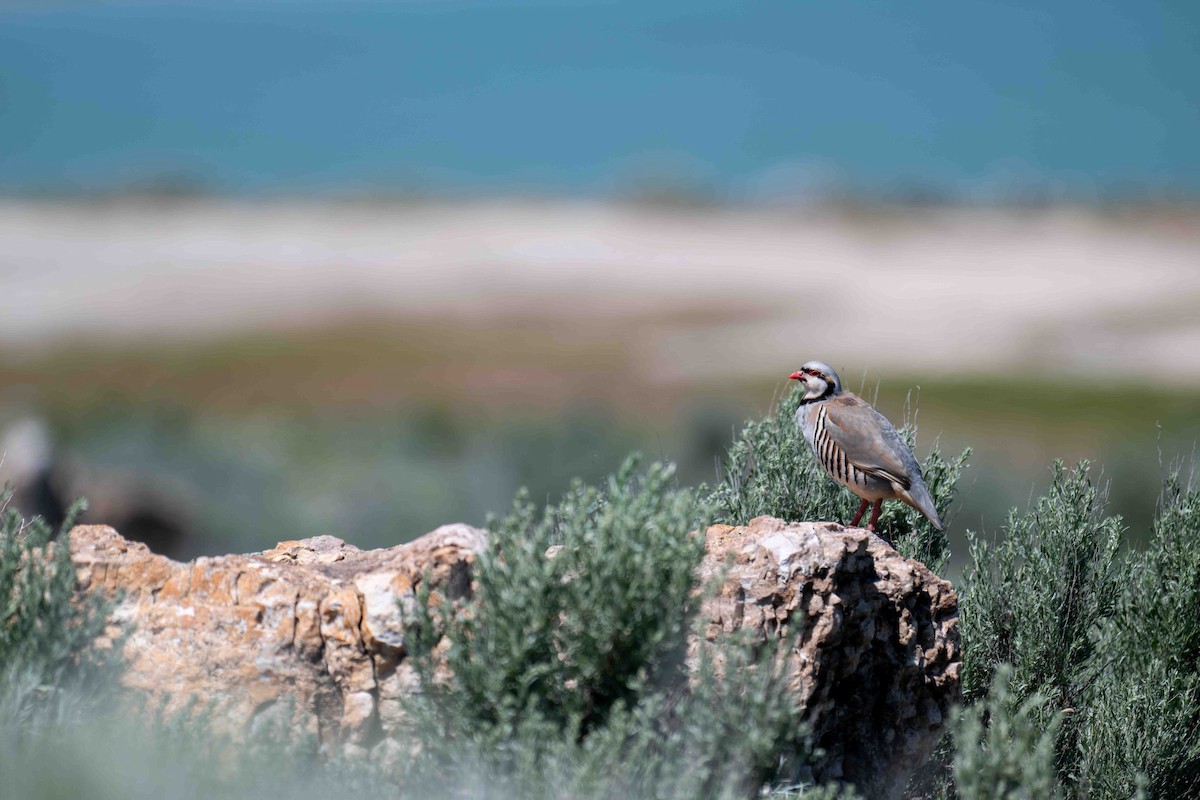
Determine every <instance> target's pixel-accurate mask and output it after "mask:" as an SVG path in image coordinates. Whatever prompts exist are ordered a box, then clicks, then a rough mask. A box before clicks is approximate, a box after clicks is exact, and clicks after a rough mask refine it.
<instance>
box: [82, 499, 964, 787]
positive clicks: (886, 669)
mask: <svg viewBox="0 0 1200 800" xmlns="http://www.w3.org/2000/svg"><path fill="white" fill-rule="evenodd" d="M485 546H486V534H485V533H484V532H483V531H481V530H479V529H477V528H472V527H469V526H467V525H447V526H443V527H441V528H438V529H437V530H435V531H433V532H432V533H429V534H426V535H425V536H423V537H421V538H420V539H417V540H416V541H413V542H411V543H408V544H404V545H399V546H397V547H393V548H389V549H384V550H371V551H362V550H359V549H358V548H356V547H353V546H352V545H349V544H346V543H345V542H343V541H341V540H340V539H336V538H334V537H332V536H320V537H316V538H313V539H305V540H303V541H292V542H281V543H280V544H279V545H277V546H276V547H275V548H273V549H271V550H268V551H266V552H263V553H258V554H252V555H229V556H221V557H217V558H199V559H196V560H195V561H193V562H190V563H179V562H175V561H171V560H170V559H167V558H164V557H162V556H158V555H154V554H153V553H151V552H150V551H149V550H147V548H146V547H145V546H144V545H141V544H136V543H132V542H128V541H126V540H125V539H123V538H121V536H119V535H118V534H117V532H116V531H114V530H112V529H111V528H107V527H102V526H82V527H78V528H76V529H75V530H74V531H72V532H71V550H72V554H73V558H74V561H75V564H76V567H77V569H78V575H79V581H80V586H81V588H82V589H83V590H85V591H99V592H104V593H105V594H107V595H109V596H111V597H116V596H118V595H119V596H120V598H121V599H120V601H119V603H118V605H117V606H116V608H115V611H114V614H113V621H114V623H115V624H117V625H121V626H125V627H127V629H128V631H129V638H128V639H127V644H126V651H127V653H128V655H129V656H130V660H131V666H130V668H129V670H128V671H127V672H126V673H125V676H124V681H125V683H126V684H127V685H128V686H129V687H131V688H134V689H138V690H141V691H142V692H144V693H145V694H146V695H148V696H149V697H150V698H151V699H152V700H159V699H161V700H165V701H166V702H167V707H168V709H173V708H175V709H177V708H181V707H182V706H183V705H184V704H185V703H187V702H188V700H189V698H191V697H192V696H193V695H194V696H197V697H198V698H199V699H200V700H201V701H213V702H214V703H215V704H216V705H217V706H218V707H219V708H220V709H221V710H222V711H223V712H225V713H224V714H223V718H224V719H226V720H228V724H229V725H230V726H231V728H232V729H238V728H239V727H240V729H242V730H253V729H254V727H255V725H256V724H258V723H259V722H263V723H266V722H268V721H271V720H278V719H280V718H285V719H286V715H287V714H288V713H291V714H292V715H293V716H292V718H291V719H290V722H291V724H293V725H297V726H299V727H301V728H303V729H306V730H309V731H312V732H315V733H318V734H319V735H320V736H321V740H322V741H323V742H327V743H330V744H331V745H332V744H335V743H336V744H337V745H338V746H342V747H345V748H347V749H349V750H351V751H353V752H356V753H363V752H367V751H372V755H373V756H376V755H377V756H378V757H379V758H380V759H382V760H386V759H387V758H388V752H387V750H388V747H389V746H390V745H389V740H388V738H387V737H386V735H385V734H387V733H390V732H391V731H393V730H395V729H396V728H397V726H398V725H399V724H400V722H401V721H402V714H403V704H402V702H401V701H402V699H403V697H404V696H405V695H406V694H408V693H410V692H412V691H414V689H415V688H416V686H415V675H414V674H413V673H412V670H411V668H410V667H409V665H408V664H407V662H406V660H405V655H406V653H405V646H404V644H405V643H404V626H403V624H402V616H403V611H402V608H403V607H404V606H405V605H410V604H411V603H412V602H413V601H414V600H415V596H416V595H415V593H416V589H417V587H418V585H419V584H420V582H421V581H422V580H424V579H425V576H429V579H430V580H431V582H432V587H431V588H432V591H433V597H434V599H435V600H437V601H439V602H441V601H444V600H445V599H447V598H449V599H454V598H460V597H465V596H467V595H469V593H470V591H471V565H472V563H473V561H474V558H475V555H476V554H477V553H479V552H480V551H481V550H482V549H483V548H484V547H485ZM706 546H707V555H706V557H705V559H704V561H703V563H702V565H701V567H700V574H701V577H702V578H703V579H705V580H708V579H718V580H720V581H721V588H720V590H719V592H717V593H716V594H715V595H714V596H711V597H710V598H709V599H708V600H706V601H705V604H704V606H703V609H702V614H703V615H704V616H705V617H706V618H707V620H708V633H709V635H710V636H715V635H717V634H718V633H720V632H722V631H732V630H734V629H737V628H748V629H752V630H755V631H762V632H763V633H764V635H765V634H766V633H768V632H775V631H777V630H780V629H793V630H795V629H797V628H798V630H799V633H800V639H799V646H798V649H797V651H796V652H794V653H793V656H792V657H793V659H794V665H795V667H796V679H795V691H796V697H797V700H798V702H799V704H800V706H801V707H802V708H803V709H804V713H805V715H806V717H807V718H808V720H809V721H810V722H811V723H812V725H813V727H814V730H815V731H816V733H817V735H818V741H819V744H820V745H821V746H822V747H823V748H824V749H825V750H826V756H825V758H824V760H823V761H822V762H821V764H819V765H818V767H817V770H818V775H817V777H820V778H823V779H824V778H829V779H844V780H849V781H853V782H854V783H856V784H857V785H858V787H859V789H860V791H861V792H862V793H863V794H864V795H866V796H867V797H888V796H889V793H891V792H893V791H895V790H898V789H899V788H902V787H903V784H904V781H905V779H906V778H907V776H908V775H909V774H910V773H911V771H912V770H914V769H915V768H916V767H918V766H920V764H921V763H922V761H924V760H925V759H926V757H927V756H928V754H929V753H930V751H931V750H932V748H933V746H934V744H935V743H936V741H937V739H938V737H939V735H940V734H941V732H942V729H943V723H944V720H945V718H946V716H947V712H948V710H949V707H950V705H951V704H952V703H954V702H955V701H956V700H957V698H958V691H959V689H958V668H959V644H958V633H957V601H956V598H955V595H954V592H953V589H952V588H951V586H950V584H949V583H947V582H946V581H943V580H941V579H939V578H938V577H936V576H935V575H933V574H932V573H931V572H930V571H929V570H928V569H926V568H925V567H924V566H922V565H921V564H918V563H916V562H913V561H908V560H906V559H904V558H902V557H901V556H900V555H899V554H897V553H896V551H894V550H893V549H892V548H891V547H889V546H888V545H887V544H885V543H884V542H883V540H881V539H879V538H878V537H876V536H874V535H873V534H869V533H867V532H866V531H864V530H861V529H856V528H843V527H842V526H840V525H834V524H830V523H790V524H789V523H785V522H782V521H780V520H777V519H772V518H770V517H760V518H758V519H755V520H752V521H751V522H750V523H749V524H748V525H746V526H744V527H730V526H725V525H717V526H713V527H712V528H710V529H709V530H708V531H707V533H706ZM547 556H548V557H553V553H547ZM288 709H291V711H288Z"/></svg>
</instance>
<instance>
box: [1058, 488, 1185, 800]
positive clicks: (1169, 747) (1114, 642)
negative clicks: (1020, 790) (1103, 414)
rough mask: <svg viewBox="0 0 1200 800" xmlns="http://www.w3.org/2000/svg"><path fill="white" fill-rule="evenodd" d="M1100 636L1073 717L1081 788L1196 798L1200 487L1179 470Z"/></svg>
mask: <svg viewBox="0 0 1200 800" xmlns="http://www.w3.org/2000/svg"><path fill="white" fill-rule="evenodd" d="M1097 640H1098V642H1097V646H1096V652H1097V655H1096V657H1095V658H1094V659H1093V664H1092V665H1091V668H1090V669H1089V671H1088V696H1087V698H1086V703H1085V706H1084V708H1083V709H1082V711H1083V713H1082V715H1081V718H1080V721H1079V728H1080V733H1079V767H1078V772H1079V780H1080V785H1081V787H1083V788H1084V789H1085V790H1086V793H1087V796H1088V797H1096V798H1114V800H1115V798H1126V797H1131V796H1133V794H1134V793H1135V792H1137V791H1143V792H1145V794H1146V796H1148V797H1154V798H1171V797H1194V796H1198V795H1200V491H1197V490H1196V489H1195V488H1193V487H1190V486H1187V485H1186V484H1185V482H1184V481H1183V480H1182V478H1181V477H1180V475H1179V474H1178V473H1175V474H1173V475H1171V476H1170V477H1169V478H1168V479H1167V481H1166V484H1165V486H1164V490H1163V494H1162V497H1161V499H1160V503H1159V512H1158V514H1157V516H1156V518H1155V521H1154V528H1153V531H1152V535H1151V538H1150V542H1149V544H1148V545H1147V547H1146V548H1145V550H1144V551H1143V552H1141V553H1136V554H1134V556H1133V557H1132V564H1131V568H1130V570H1129V574H1128V578H1127V581H1126V587H1125V589H1124V591H1123V592H1122V593H1121V596H1120V599H1119V602H1118V603H1117V607H1116V610H1115V613H1114V614H1113V615H1112V616H1111V618H1109V619H1107V620H1105V622H1104V624H1103V625H1102V626H1101V627H1100V630H1099V632H1098V634H1097Z"/></svg>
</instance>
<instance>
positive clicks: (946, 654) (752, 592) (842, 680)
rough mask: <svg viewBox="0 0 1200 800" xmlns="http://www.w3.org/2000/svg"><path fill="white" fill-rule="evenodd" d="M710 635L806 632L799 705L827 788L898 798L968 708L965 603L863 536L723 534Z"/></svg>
mask: <svg viewBox="0 0 1200 800" xmlns="http://www.w3.org/2000/svg"><path fill="white" fill-rule="evenodd" d="M705 544H706V551H707V555H706V556H705V559H704V562H703V563H702V564H701V567H700V572H701V576H702V577H703V578H715V579H717V580H719V581H720V582H721V588H720V590H719V592H718V593H717V594H716V596H714V597H712V598H711V599H709V600H708V601H707V602H706V604H705V605H704V608H703V611H702V613H703V614H704V615H705V616H706V617H707V619H708V635H709V636H710V637H711V636H714V635H716V634H717V633H718V632H721V631H733V630H735V629H738V628H744V629H750V630H754V631H761V632H763V633H764V635H765V634H766V633H768V632H775V631H778V630H796V629H797V628H798V633H799V642H798V646H797V648H796V649H795V650H794V651H793V653H792V663H793V666H794V668H795V678H794V679H793V687H794V689H795V691H796V699H797V701H798V702H799V704H800V705H801V707H802V708H803V709H804V714H805V717H806V718H807V720H808V721H809V723H810V724H811V725H812V727H813V730H814V732H815V734H816V739H817V745H818V746H819V747H821V748H822V749H823V750H824V751H825V755H824V757H823V759H822V760H821V761H819V762H818V764H817V765H816V777H817V778H818V779H821V780H845V781H850V782H852V783H853V784H854V785H855V786H856V787H857V789H858V791H859V792H860V793H861V794H862V795H864V796H865V797H869V798H877V797H880V798H887V797H892V796H896V795H898V794H899V793H900V792H901V791H902V790H903V788H904V785H905V782H906V781H907V780H908V777H909V776H910V775H911V774H912V773H913V771H914V770H916V768H917V767H919V766H920V765H921V764H922V763H924V762H925V760H926V759H927V758H928V757H929V755H930V753H932V751H933V748H934V747H935V746H936V745H937V742H938V739H939V738H940V737H941V734H942V732H943V730H944V726H945V723H946V720H947V718H948V715H949V711H950V708H951V706H952V705H953V704H954V703H956V702H957V701H958V699H959V662H960V650H959V638H958V598H957V597H956V595H955V593H954V589H953V587H952V586H951V585H950V583H949V582H948V581H944V580H942V579H941V578H939V577H937V576H936V575H934V574H933V573H932V572H931V571H930V570H929V569H928V568H927V567H925V565H923V564H921V563H919V562H917V561H912V560H909V559H906V558H903V557H902V556H901V555H900V554H899V553H897V552H896V551H895V550H893V549H892V547H891V546H890V545H888V544H887V543H886V542H884V541H883V540H882V539H880V538H879V537H878V536H875V535H874V534H872V533H868V532H867V531H865V530H863V529H861V528H845V527H843V526H841V525H837V524H835V523H829V522H796V523H787V522H784V521H783V520H779V519H775V518H773V517H758V518H756V519H753V520H751V521H750V522H749V524H747V525H745V526H740V527H732V526H728V525H714V526H712V527H711V528H709V529H708V532H707V534H706V538H705Z"/></svg>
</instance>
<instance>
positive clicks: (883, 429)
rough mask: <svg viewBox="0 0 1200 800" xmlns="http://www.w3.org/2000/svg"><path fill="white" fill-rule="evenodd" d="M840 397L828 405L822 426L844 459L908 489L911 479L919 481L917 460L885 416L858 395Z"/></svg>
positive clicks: (911, 482) (919, 473) (919, 469)
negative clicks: (825, 422)
mask: <svg viewBox="0 0 1200 800" xmlns="http://www.w3.org/2000/svg"><path fill="white" fill-rule="evenodd" d="M842 398H845V399H844V400H842ZM842 398H838V399H839V400H842V402H834V403H830V404H829V407H828V409H827V412H826V420H827V423H828V424H827V425H826V428H825V429H826V431H827V432H828V434H829V438H831V439H832V440H833V441H834V442H835V443H836V444H837V446H838V447H840V448H841V450H842V452H843V453H845V454H846V458H847V460H849V461H851V462H852V463H853V464H854V466H856V467H858V468H859V469H860V470H862V471H863V472H865V473H867V474H868V475H874V476H875V477H877V478H882V479H883V480H885V481H890V482H892V483H894V484H896V485H898V486H900V487H902V488H904V489H909V488H911V487H912V485H913V483H914V480H915V481H917V482H920V481H921V467H920V465H919V464H918V463H917V459H916V458H915V457H914V456H913V454H912V451H911V450H909V449H908V445H907V444H905V443H904V439H903V438H901V436H900V434H899V432H898V431H897V430H896V428H895V427H894V426H893V425H892V423H890V422H888V420H887V417H885V416H883V415H882V414H880V413H879V412H878V411H876V410H875V409H874V408H872V407H871V406H870V405H869V404H868V403H867V402H866V401H864V400H861V399H860V398H858V397H854V396H853V395H843V396H842Z"/></svg>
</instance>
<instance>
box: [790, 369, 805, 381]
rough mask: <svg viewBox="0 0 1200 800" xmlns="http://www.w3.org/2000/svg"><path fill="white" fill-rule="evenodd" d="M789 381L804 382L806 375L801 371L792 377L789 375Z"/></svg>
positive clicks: (794, 373)
mask: <svg viewBox="0 0 1200 800" xmlns="http://www.w3.org/2000/svg"><path fill="white" fill-rule="evenodd" d="M788 380H789V381H802V380H804V373H803V372H800V371H796V372H793V373H792V374H791V375H788Z"/></svg>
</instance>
